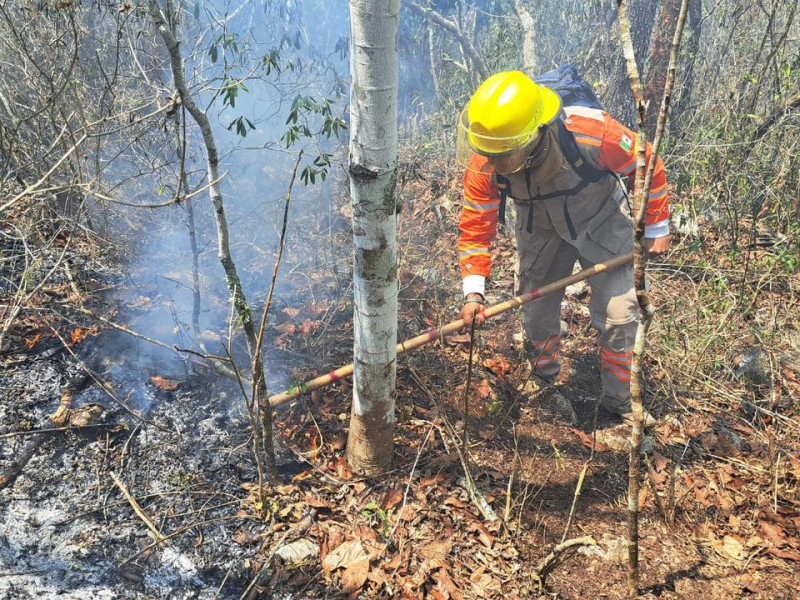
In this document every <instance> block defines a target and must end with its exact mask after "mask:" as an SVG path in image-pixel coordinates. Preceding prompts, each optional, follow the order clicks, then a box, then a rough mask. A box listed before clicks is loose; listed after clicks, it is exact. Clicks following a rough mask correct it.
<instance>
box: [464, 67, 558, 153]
mask: <svg viewBox="0 0 800 600" xmlns="http://www.w3.org/2000/svg"><path fill="white" fill-rule="evenodd" d="M559 112H561V98H560V97H559V95H558V94H557V93H555V92H554V91H552V90H550V89H548V88H546V87H544V86H541V85H538V84H536V83H534V81H533V80H532V79H530V78H529V77H528V76H527V75H525V74H524V73H522V72H521V71H504V72H502V73H497V74H495V75H492V76H491V77H489V79H487V80H486V81H484V82H483V83H482V84H481V85H480V87H479V88H478V89H477V91H476V92H475V94H474V95H473V96H472V99H471V100H470V102H469V104H468V105H467V107H466V108H465V109H464V110H463V111H462V112H461V117H460V119H459V124H458V125H459V138H463V141H464V142H466V144H468V145H469V146H470V147H471V149H472V151H473V152H477V153H478V154H482V155H484V156H489V157H491V156H496V155H502V154H507V153H510V152H514V151H516V150H519V149H520V148H522V147H523V146H526V145H528V144H530V143H531V142H532V141H533V140H535V139H536V138H537V136H538V134H539V129H540V127H542V126H543V125H547V124H549V123H551V122H553V121H554V120H555V118H556V117H557V116H558V114H559ZM461 141H462V139H460V140H459V142H461ZM459 152H461V150H459Z"/></svg>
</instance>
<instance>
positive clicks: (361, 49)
mask: <svg viewBox="0 0 800 600" xmlns="http://www.w3.org/2000/svg"><path fill="white" fill-rule="evenodd" d="M399 21H400V1H399V0H389V1H388V2H387V1H386V0H383V1H380V0H350V30H351V35H352V38H351V39H352V52H351V54H350V56H351V58H350V65H351V67H350V70H351V78H352V102H351V104H350V167H349V171H350V194H351V196H352V204H353V245H354V250H355V256H354V270H353V319H354V328H353V334H354V345H353V346H354V347H353V354H354V361H353V363H354V367H355V368H354V372H353V377H354V382H353V407H352V412H351V418H350V434H349V438H348V441H347V458H348V460H349V461H350V466H351V467H352V468H353V470H354V471H355V472H357V473H359V474H363V475H372V474H377V473H381V472H384V471H386V470H387V469H388V468H389V466H390V465H391V462H392V454H393V448H394V446H393V436H394V422H395V416H394V400H395V376H396V370H397V256H396V255H397V239H396V238H397V203H396V198H395V183H396V176H397V77H398V30H399Z"/></svg>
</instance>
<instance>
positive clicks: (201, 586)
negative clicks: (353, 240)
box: [0, 179, 800, 599]
mask: <svg viewBox="0 0 800 600" xmlns="http://www.w3.org/2000/svg"><path fill="white" fill-rule="evenodd" d="M440 185H441V184H440ZM403 193H404V195H405V196H407V198H408V199H410V201H409V202H408V203H407V205H406V207H405V212H404V218H403V225H402V227H401V256H402V257H403V258H402V260H403V263H402V264H403V268H402V270H401V290H400V296H401V309H400V310H401V314H400V337H401V338H403V339H405V338H408V337H412V336H413V335H416V334H417V333H418V332H419V331H421V330H424V329H427V328H430V327H434V326H437V325H439V324H442V323H444V322H447V321H449V320H451V319H453V318H455V315H457V311H458V296H459V294H458V290H459V287H458V286H459V284H458V274H457V270H456V267H455V264H454V263H455V251H454V248H455V224H456V222H457V209H456V206H455V204H453V201H454V200H456V199H457V186H456V185H455V184H453V185H452V186H450V187H444V188H437V187H436V185H434V184H431V183H429V182H426V181H424V180H420V179H414V180H412V181H410V182H406V183H405V187H404V188H403ZM345 217H346V215H345ZM345 233H346V232H343V233H342V235H343V237H342V248H346V247H347V243H348V242H347V238H346V235H344V234H345ZM677 242H678V243H677V244H676V250H675V252H674V253H673V254H672V255H670V256H669V257H667V259H665V261H663V263H659V264H656V265H653V266H652V267H651V273H652V280H653V295H654V298H655V302H656V303H657V305H658V306H659V307H660V308H661V309H660V312H659V315H658V316H657V317H656V323H655V324H654V326H653V329H652V330H651V345H650V355H649V359H648V367H647V369H648V371H647V373H648V381H649V388H648V397H647V403H648V405H649V407H650V409H651V412H653V414H655V415H656V416H658V417H659V418H660V424H659V426H658V427H657V428H656V430H655V432H654V434H653V435H651V436H649V438H648V440H647V441H646V447H647V450H648V453H647V457H648V460H647V464H648V469H647V470H648V474H647V476H646V477H645V481H644V484H643V491H642V493H641V495H640V498H639V503H640V507H641V510H642V513H641V522H640V536H641V542H640V557H641V568H642V580H641V592H642V593H641V597H645V598H700V597H703V598H707V599H712V598H763V599H767V598H770V599H773V598H794V597H796V589H798V587H800V569H799V568H798V565H800V542H798V539H800V537H799V536H798V530H799V529H800V498H798V494H797V490H798V482H800V461H799V460H798V447H799V446H798V439H799V437H798V433H800V425H798V421H797V415H798V407H799V406H800V404H799V403H798V400H797V398H798V390H800V372H798V370H797V358H798V356H800V355H798V354H795V353H796V352H797V343H798V342H797V340H798V339H800V336H798V334H797V332H796V331H795V330H794V323H793V321H794V320H793V318H792V317H791V315H792V314H797V313H796V306H795V303H796V302H795V298H794V295H795V292H796V289H797V281H796V280H795V279H792V278H791V277H783V276H781V275H780V274H776V275H771V279H770V285H768V286H767V285H764V281H765V278H764V277H763V276H759V271H757V270H754V271H753V272H752V273H753V274H755V279H756V284H755V285H757V289H758V293H759V298H760V300H759V302H758V303H757V304H756V303H752V304H749V305H747V306H744V305H742V304H737V299H736V294H734V293H731V292H730V289H732V288H733V287H734V283H735V281H733V280H734V279H735V277H736V275H735V273H734V274H733V275H731V273H732V272H733V271H732V269H733V266H732V265H731V264H729V263H726V260H727V259H726V258H725V256H724V255H723V254H722V253H719V252H718V251H717V248H715V246H714V240H713V239H706V240H704V241H703V244H701V245H699V246H698V245H697V244H696V243H694V242H692V241H691V240H682V239H680V238H678V239H677ZM498 256H499V259H498V266H497V271H496V274H495V278H494V282H493V288H492V292H491V293H492V296H493V299H494V300H499V299H501V298H505V297H508V296H509V295H510V292H511V290H512V289H513V275H512V267H513V258H512V257H513V248H512V247H511V245H510V242H509V241H508V240H507V239H506V240H504V241H502V242H501V243H500V245H499V248H498ZM756 258H759V257H754V259H756ZM763 258H764V260H766V259H767V258H768V257H763ZM287 260H289V261H291V260H292V259H291V257H289V258H288V259H287ZM698 266H702V268H701V269H698ZM754 269H755V268H754ZM284 272H292V270H291V269H288V268H287V269H285V270H284ZM763 272H764V271H762V272H761V273H762V274H763ZM770 273H773V272H772V271H770ZM291 277H292V276H291V274H290V275H287V278H291ZM340 279H341V281H342V282H343V283H342V284H341V285H340V286H338V287H336V288H335V289H333V290H332V289H331V286H330V285H329V284H327V283H325V275H324V274H314V276H313V277H309V276H308V274H306V276H305V278H303V279H302V282H303V283H296V285H295V286H294V287H293V288H292V289H294V290H295V291H296V294H295V295H293V296H291V297H288V298H284V299H282V300H281V302H280V303H279V304H278V305H277V306H276V307H275V310H274V314H273V319H272V320H271V325H270V332H269V345H270V348H271V351H270V354H269V357H268V364H270V361H271V363H272V364H278V363H279V364H281V365H288V366H289V367H290V368H289V371H290V373H291V376H292V377H293V378H296V379H298V380H301V381H302V380H305V379H307V378H310V377H313V376H315V375H317V374H319V373H320V372H324V371H327V370H330V369H332V368H335V367H337V366H339V365H341V364H344V363H347V362H349V361H350V360H351V344H352V341H351V340H352V336H351V334H350V314H351V309H350V307H349V296H348V288H347V285H346V277H341V278H340ZM744 280H745V279H743V281H744ZM749 281H750V280H749V279H747V280H746V283H748V285H749ZM304 286H306V287H305V288H304ZM748 290H750V288H749V287H748ZM584 296H585V290H581V289H580V288H576V289H572V290H570V294H569V295H568V297H567V300H566V302H565V307H564V320H565V324H566V327H567V328H568V334H567V336H566V337H565V342H564V348H563V354H564V356H565V362H566V369H565V373H566V376H565V377H564V378H563V380H562V381H560V382H559V384H558V385H556V386H552V387H546V388H544V389H538V387H537V386H530V385H529V386H527V387H526V386H525V383H526V380H527V376H528V375H527V371H526V368H525V367H524V366H523V361H522V355H521V352H520V349H519V344H518V343H517V342H515V339H516V334H518V332H519V331H520V324H519V321H518V316H517V315H515V314H506V315H504V316H501V317H498V318H497V319H496V320H495V321H494V322H492V323H491V325H489V326H487V327H486V328H484V330H483V331H481V332H479V334H478V336H477V340H476V343H475V348H474V352H473V354H474V358H473V368H472V372H471V374H470V375H469V384H470V386H469V391H468V392H465V389H466V385H467V380H468V364H469V363H468V361H469V356H470V344H469V336H468V335H466V334H461V335H457V336H452V337H451V338H448V339H447V340H444V341H443V342H442V343H435V344H431V345H429V346H426V347H423V348H421V349H420V350H418V351H416V352H414V353H412V354H410V355H408V356H404V357H401V358H400V359H399V363H398V386H397V433H396V438H395V441H396V456H395V461H394V470H393V471H391V472H390V473H388V474H387V475H385V476H383V477H380V478H374V479H360V478H358V477H355V476H354V475H353V474H352V472H351V471H350V469H349V467H348V465H347V462H346V460H345V458H344V446H345V440H346V435H347V420H348V415H349V398H350V386H349V384H348V383H347V382H341V383H339V384H336V385H335V386H331V387H329V388H326V389H324V390H320V391H318V392H315V393H314V394H312V395H311V396H310V397H309V398H308V399H307V400H305V401H303V402H297V403H294V404H292V405H291V406H288V407H282V408H281V409H279V410H278V411H277V413H276V427H275V431H276V438H277V444H278V458H279V461H278V462H279V465H280V466H279V471H280V479H281V481H280V483H279V484H277V485H275V486H273V487H272V488H271V489H270V490H269V495H268V500H267V505H266V506H262V505H260V504H259V500H258V497H257V494H256V490H255V483H256V476H255V466H254V463H253V460H252V456H251V453H250V437H249V434H248V431H249V425H248V423H247V420H246V418H245V416H244V411H243V409H242V400H241V397H240V395H239V392H238V391H237V387H236V386H235V385H234V384H233V383H232V382H231V381H230V380H229V379H226V378H223V377H220V376H219V375H217V374H216V373H214V372H213V371H212V370H210V369H209V368H207V367H205V366H202V365H201V366H198V365H197V364H196V363H193V364H192V365H191V366H186V365H183V364H181V363H180V362H176V361H174V360H173V359H167V357H166V355H159V354H153V353H152V352H151V351H150V350H149V348H150V346H151V344H148V342H146V341H144V340H141V339H136V338H131V337H130V336H127V335H126V334H122V333H120V332H119V331H116V330H114V329H111V328H110V327H109V326H108V324H107V323H106V324H104V323H102V322H98V321H97V320H93V319H91V318H90V317H87V316H85V315H83V316H79V314H77V313H75V312H71V311H70V310H67V308H64V310H62V311H61V313H62V316H64V318H63V319H62V320H60V321H58V322H50V324H52V325H54V328H55V329H56V330H57V331H59V332H60V334H61V336H62V338H63V340H62V339H58V337H57V336H56V335H54V334H53V333H52V330H49V329H48V328H47V327H46V324H45V323H43V322H41V321H40V320H37V319H36V313H35V312H33V313H30V314H28V316H27V317H26V319H24V320H21V321H20V323H19V324H18V326H17V327H15V329H14V330H13V332H12V333H13V335H12V336H11V337H10V338H9V339H10V342H9V344H8V346H7V347H6V348H4V349H3V354H2V355H0V366H2V372H1V373H0V422H2V437H0V476H3V475H7V474H8V473H9V472H10V468H11V466H12V465H13V463H14V461H15V460H16V461H19V460H20V457H23V456H25V455H26V454H27V453H32V458H31V459H30V461H29V462H28V463H27V464H26V465H25V466H24V468H23V469H22V471H21V473H20V474H19V476H18V477H16V478H15V479H14V480H13V483H11V484H10V485H9V486H8V487H6V488H5V489H3V490H2V491H0V519H2V528H1V530H0V598H14V599H16V598H54V597H59V598H75V599H78V598H81V599H82V598H137V599H138V598H241V597H248V596H249V597H253V598H256V597H262V598H339V597H350V598H381V597H387V598H388V597H403V598H435V599H448V598H453V599H458V598H501V597H505V598H536V597H540V596H541V597H559V598H624V597H628V587H627V566H626V565H627V545H626V544H627V542H626V539H627V512H626V502H627V499H626V491H627V473H628V468H627V467H628V453H627V450H626V442H625V440H626V436H627V430H626V429H625V427H624V426H621V425H619V424H618V422H617V421H616V420H615V417H613V416H612V415H609V414H606V413H604V412H603V411H602V410H600V411H598V412H597V414H595V413H596V411H595V400H596V399H597V397H598V395H599V389H598V385H599V365H598V359H597V352H596V348H595V346H594V336H593V333H592V331H591V329H590V327H589V323H588V313H587V310H586V308H585V303H586V299H585V297H584ZM54 298H55V300H54ZM137 298H138V299H137V300H136V301H134V302H129V303H128V304H127V305H125V306H120V305H118V303H116V300H115V297H114V296H113V295H111V296H105V299H106V303H105V304H102V305H97V306H94V310H95V311H97V312H100V313H102V314H105V315H107V316H109V318H111V320H113V321H115V322H118V323H123V324H125V325H126V326H128V327H130V328H131V329H136V328H137V324H141V323H142V322H143V320H146V319H147V318H148V313H149V311H151V310H154V308H153V303H156V302H157V299H156V300H152V301H151V299H148V297H146V296H141V297H137ZM48 301H49V302H53V301H59V302H62V303H63V304H64V305H65V306H66V305H68V304H69V303H70V302H69V298H68V295H67V293H66V292H64V293H63V295H62V296H61V297H58V296H54V295H53V294H51V296H50V297H49V299H48ZM740 301H741V299H740ZM112 317H113V318H112ZM93 328H94V329H93ZM76 331H80V332H82V333H79V334H77V335H75V332H76ZM770 332H771V333H770ZM36 335H39V336H40V337H39V339H37V338H36ZM26 340H27V344H26ZM34 342H35V343H34ZM109 349H113V350H109ZM757 367H758V368H757ZM88 372H91V373H92V374H93V375H94V376H95V377H96V378H97V379H96V380H95V379H93V378H91V377H88V376H87V373H88ZM285 383H286V381H285V380H284V381H282V382H280V383H278V382H273V383H272V385H273V389H276V386H279V385H285ZM104 385H105V387H104ZM66 391H71V393H72V399H71V405H70V406H71V410H73V411H75V415H76V418H75V419H74V423H72V424H71V426H70V427H69V430H68V431H66V432H64V431H57V432H52V433H50V434H42V433H31V432H30V430H32V429H42V428H53V427H54V425H53V423H52V422H51V421H50V419H49V415H53V414H54V413H55V412H56V410H57V408H58V406H59V403H60V402H61V401H62V400H64V398H65V392H66ZM111 394H113V397H112V395H111ZM92 405H96V406H99V407H101V408H102V415H101V416H99V417H97V416H95V417H93V418H92V419H88V420H85V421H80V420H79V419H78V418H77V417H78V416H80V414H82V413H80V412H79V411H80V409H82V408H83V409H85V408H86V407H88V406H92ZM128 409H130V410H131V411H133V412H135V413H136V414H137V415H140V416H142V417H143V419H144V420H142V419H140V418H136V417H134V416H132V415H131V413H130V412H129V410H128ZM86 423H89V424H90V427H88V428H87V427H81V426H82V425H85V424H86ZM465 430H466V433H467V437H468V440H469V442H468V445H467V450H466V459H465V460H464V461H462V459H461V458H460V456H459V452H458V448H457V446H458V442H457V440H458V439H459V438H461V436H463V434H464V431H465ZM12 434H13V435H12ZM39 442H41V443H39ZM592 448H593V449H594V451H592ZM465 463H466V465H465ZM465 468H466V469H468V470H469V472H470V474H471V475H472V477H473V478H474V481H475V484H476V486H477V488H478V489H479V490H480V492H481V494H482V495H483V497H484V498H485V500H486V501H487V502H488V504H489V506H490V507H491V509H492V510H493V511H494V513H495V514H496V515H497V517H498V518H497V519H496V520H492V519H490V518H487V516H486V515H484V514H482V513H481V511H480V510H479V509H478V507H477V504H476V502H473V500H472V499H471V498H470V495H469V493H468V492H467V490H466V488H465V483H464V473H465ZM584 469H585V479H583V481H582V485H581V486H580V490H579V491H580V495H579V498H578V500H577V502H576V508H575V510H574V511H573V519H572V523H571V526H570V529H569V531H568V533H567V535H566V537H568V538H579V537H589V538H591V539H592V540H593V542H594V545H583V546H580V547H575V548H573V550H571V551H567V552H565V553H564V554H563V555H561V558H562V559H563V560H562V561H561V563H560V564H558V565H557V566H556V567H555V568H554V569H553V571H552V573H551V574H550V575H549V577H548V578H547V579H546V586H545V588H544V591H543V592H541V591H540V589H539V585H538V582H537V581H536V574H537V565H538V564H539V563H540V561H542V559H544V558H545V557H546V556H547V555H548V553H550V552H551V550H553V548H554V547H555V546H556V545H557V544H559V543H560V542H561V541H562V538H563V537H565V528H566V526H567V522H568V520H569V516H570V514H571V506H572V505H573V502H574V499H575V496H576V489H577V487H578V482H579V479H580V475H581V473H582V471H584ZM146 520H147V521H149V524H148V523H146ZM157 537H158V538H159V539H160V542H159V544H156V542H155V540H156V538H157Z"/></svg>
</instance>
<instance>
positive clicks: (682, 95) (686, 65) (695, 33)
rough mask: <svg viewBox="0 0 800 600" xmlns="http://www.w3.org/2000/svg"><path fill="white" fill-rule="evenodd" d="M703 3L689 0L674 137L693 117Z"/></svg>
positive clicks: (672, 125) (673, 118)
mask: <svg viewBox="0 0 800 600" xmlns="http://www.w3.org/2000/svg"><path fill="white" fill-rule="evenodd" d="M702 19H703V3H702V0H689V15H688V17H687V22H688V24H689V36H688V38H687V40H686V44H685V51H684V59H683V71H684V76H683V83H682V85H679V86H678V88H679V93H678V98H677V101H676V102H675V107H674V108H673V110H672V119H671V121H670V123H671V124H670V132H671V134H672V136H673V137H675V138H678V137H680V135H681V133H682V129H681V127H682V124H683V122H684V121H688V120H690V119H691V116H692V113H693V109H692V90H693V89H694V79H695V57H696V56H697V51H698V49H699V48H700V34H701V33H702V27H703V25H702Z"/></svg>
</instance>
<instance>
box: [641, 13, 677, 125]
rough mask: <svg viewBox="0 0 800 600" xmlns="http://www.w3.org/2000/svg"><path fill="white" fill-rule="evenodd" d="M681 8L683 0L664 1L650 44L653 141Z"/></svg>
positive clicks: (649, 97) (647, 89)
mask: <svg viewBox="0 0 800 600" xmlns="http://www.w3.org/2000/svg"><path fill="white" fill-rule="evenodd" d="M680 8H681V0H664V4H662V5H661V18H660V19H659V20H658V22H657V23H656V28H655V32H654V34H653V39H652V42H651V44H650V58H649V60H648V61H647V63H648V64H647V85H646V86H645V90H644V97H645V100H646V101H647V104H648V107H649V110H648V112H647V137H648V138H649V139H652V138H653V136H654V135H655V133H656V121H657V119H658V111H656V107H657V106H658V105H659V104H660V103H661V95H662V94H663V93H664V84H665V83H666V81H667V67H668V66H669V55H670V50H671V49H672V36H673V34H674V33H675V23H676V21H677V19H678V13H679V11H680Z"/></svg>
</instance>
